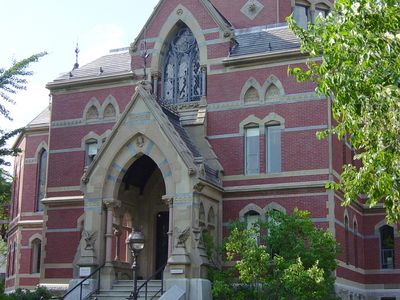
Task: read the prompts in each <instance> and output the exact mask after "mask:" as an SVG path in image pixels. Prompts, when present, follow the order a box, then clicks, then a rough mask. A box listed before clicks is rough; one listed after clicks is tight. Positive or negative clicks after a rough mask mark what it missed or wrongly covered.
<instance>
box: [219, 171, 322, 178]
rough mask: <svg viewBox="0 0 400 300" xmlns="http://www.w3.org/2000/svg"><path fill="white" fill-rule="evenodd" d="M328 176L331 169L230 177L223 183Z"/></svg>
mask: <svg viewBox="0 0 400 300" xmlns="http://www.w3.org/2000/svg"><path fill="white" fill-rule="evenodd" d="M328 174H329V169H314V170H301V171H288V172H280V173H260V174H258V175H230V176H224V178H223V181H235V180H246V179H247V180H250V179H265V178H282V177H297V176H312V175H328Z"/></svg>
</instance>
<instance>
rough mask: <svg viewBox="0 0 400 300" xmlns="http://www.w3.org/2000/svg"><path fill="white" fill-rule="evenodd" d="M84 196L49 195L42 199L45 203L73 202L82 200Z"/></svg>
mask: <svg viewBox="0 0 400 300" xmlns="http://www.w3.org/2000/svg"><path fill="white" fill-rule="evenodd" d="M82 201H83V196H66V197H49V198H44V199H43V200H42V203H43V204H61V203H71V202H82Z"/></svg>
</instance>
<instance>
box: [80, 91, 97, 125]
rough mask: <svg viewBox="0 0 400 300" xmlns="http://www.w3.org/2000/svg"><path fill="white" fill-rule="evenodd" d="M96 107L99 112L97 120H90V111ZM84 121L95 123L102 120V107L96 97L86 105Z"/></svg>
mask: <svg viewBox="0 0 400 300" xmlns="http://www.w3.org/2000/svg"><path fill="white" fill-rule="evenodd" d="M92 107H94V108H95V109H96V110H97V118H96V119H88V118H87V116H88V111H89V109H91V108H92ZM82 119H83V120H85V121H86V122H88V123H92V122H95V121H96V120H98V119H101V105H100V102H99V100H98V99H97V98H96V97H92V98H91V99H90V100H89V102H88V103H87V104H86V106H85V108H84V110H83V116H82Z"/></svg>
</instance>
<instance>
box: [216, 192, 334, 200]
mask: <svg viewBox="0 0 400 300" xmlns="http://www.w3.org/2000/svg"><path fill="white" fill-rule="evenodd" d="M327 195H328V193H326V192H325V193H304V194H285V195H265V196H251V195H249V196H246V197H229V196H228V197H225V198H224V199H223V201H242V200H258V199H277V198H293V197H317V196H327Z"/></svg>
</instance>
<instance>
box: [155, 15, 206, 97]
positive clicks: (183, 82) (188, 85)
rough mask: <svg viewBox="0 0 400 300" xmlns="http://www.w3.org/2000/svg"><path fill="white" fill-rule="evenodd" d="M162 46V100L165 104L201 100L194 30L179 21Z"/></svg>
mask: <svg viewBox="0 0 400 300" xmlns="http://www.w3.org/2000/svg"><path fill="white" fill-rule="evenodd" d="M164 47H165V48H164V53H163V60H162V69H161V70H162V71H161V100H162V101H163V102H164V103H166V104H177V103H183V102H190V101H197V100H200V98H201V96H203V95H202V93H203V84H204V82H203V77H202V72H201V66H200V56H199V47H198V44H197V41H196V38H195V36H194V34H193V32H192V31H191V30H190V28H189V27H188V26H186V24H184V23H182V22H179V23H178V24H177V25H176V29H175V32H174V34H172V35H171V37H170V38H169V40H167V41H166V42H165V45H164Z"/></svg>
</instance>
